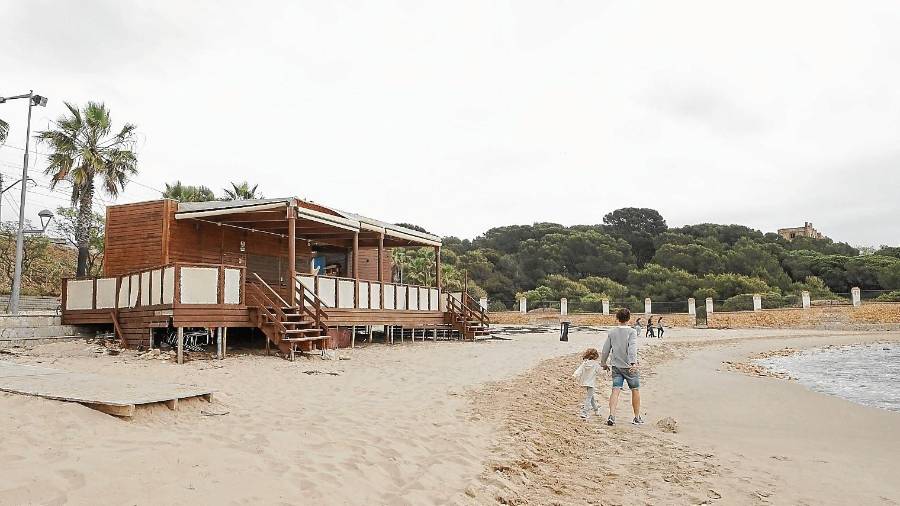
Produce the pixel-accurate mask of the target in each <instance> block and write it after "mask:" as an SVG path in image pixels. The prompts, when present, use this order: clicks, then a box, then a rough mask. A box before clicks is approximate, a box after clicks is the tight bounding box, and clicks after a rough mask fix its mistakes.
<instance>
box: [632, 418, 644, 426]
mask: <svg viewBox="0 0 900 506" xmlns="http://www.w3.org/2000/svg"><path fill="white" fill-rule="evenodd" d="M631 423H632V424H634V425H644V419H643V418H641V417H640V416H636V417H634V420H632V421H631Z"/></svg>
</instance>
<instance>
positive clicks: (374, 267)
mask: <svg viewBox="0 0 900 506" xmlns="http://www.w3.org/2000/svg"><path fill="white" fill-rule="evenodd" d="M393 265H394V264H393V262H392V261H391V248H384V255H383V256H382V258H381V266H382V269H384V281H385V282H388V283H389V282H390V281H391V267H393ZM359 279H365V280H369V281H378V248H359Z"/></svg>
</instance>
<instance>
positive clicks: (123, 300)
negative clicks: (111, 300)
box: [116, 276, 129, 307]
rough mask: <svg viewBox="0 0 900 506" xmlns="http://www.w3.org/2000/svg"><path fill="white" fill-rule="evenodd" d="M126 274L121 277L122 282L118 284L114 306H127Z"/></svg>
mask: <svg viewBox="0 0 900 506" xmlns="http://www.w3.org/2000/svg"><path fill="white" fill-rule="evenodd" d="M128 280H129V278H128V276H125V277H123V278H122V284H121V285H119V296H118V299H117V301H118V302H117V306H116V307H128V291H129V288H128Z"/></svg>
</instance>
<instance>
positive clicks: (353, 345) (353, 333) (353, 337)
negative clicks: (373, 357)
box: [350, 325, 356, 350]
mask: <svg viewBox="0 0 900 506" xmlns="http://www.w3.org/2000/svg"><path fill="white" fill-rule="evenodd" d="M353 348H356V325H354V326H352V327H350V349H351V350H352V349H353Z"/></svg>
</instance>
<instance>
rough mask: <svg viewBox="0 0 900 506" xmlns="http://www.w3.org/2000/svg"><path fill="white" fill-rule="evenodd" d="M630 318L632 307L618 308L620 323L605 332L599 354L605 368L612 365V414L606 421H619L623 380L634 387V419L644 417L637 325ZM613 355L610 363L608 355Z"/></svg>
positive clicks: (609, 422)
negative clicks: (632, 323) (633, 325)
mask: <svg viewBox="0 0 900 506" xmlns="http://www.w3.org/2000/svg"><path fill="white" fill-rule="evenodd" d="M630 319H631V311H629V310H628V309H627V308H622V309H619V310H618V311H616V320H618V321H619V326H618V327H614V328H611V329H609V332H608V333H607V336H606V342H605V343H603V355H602V357H601V358H600V364H601V365H602V366H603V369H604V370H606V369H609V368H610V365H611V366H612V379H613V384H612V387H613V390H612V395H610V396H609V418H608V419H607V420H606V425H615V424H616V405H617V404H618V402H619V394H620V393H621V392H622V386H623V385H624V383H626V382H627V383H628V388H629V389H630V390H631V409H632V410H633V411H634V418H633V419H632V420H631V423H633V424H635V425H640V424H643V423H644V420H642V419H641V392H640V386H641V384H640V383H641V382H640V374H638V370H637V332H635V330H634V328H632V327H629V326H628V325H627V323H628V320H630ZM610 355H612V360H610V364H609V365H608V364H607V359H609V358H610Z"/></svg>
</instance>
